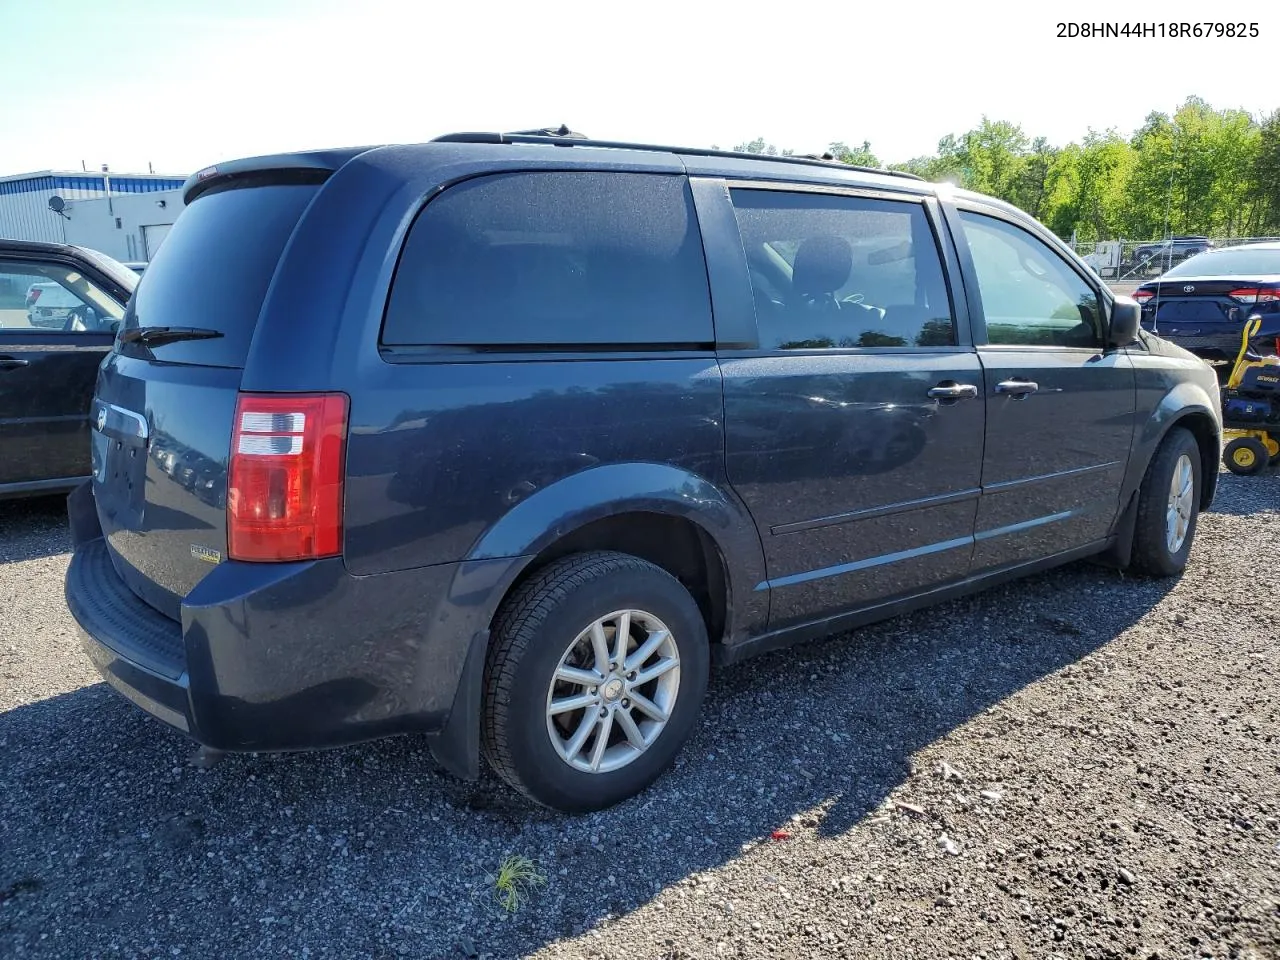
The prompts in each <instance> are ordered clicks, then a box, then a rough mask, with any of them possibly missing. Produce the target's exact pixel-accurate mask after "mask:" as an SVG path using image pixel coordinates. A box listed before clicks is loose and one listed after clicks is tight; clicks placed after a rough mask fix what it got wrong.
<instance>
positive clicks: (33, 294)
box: [27, 287, 44, 306]
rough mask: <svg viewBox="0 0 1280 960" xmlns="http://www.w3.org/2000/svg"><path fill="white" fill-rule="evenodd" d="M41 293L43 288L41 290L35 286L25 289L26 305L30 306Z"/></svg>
mask: <svg viewBox="0 0 1280 960" xmlns="http://www.w3.org/2000/svg"><path fill="white" fill-rule="evenodd" d="M42 293H44V291H43V290H41V289H40V288H39V287H35V288H34V289H31V290H28V291H27V306H31V304H33V303H35V302H36V301H37V300H39V299H40V294H42Z"/></svg>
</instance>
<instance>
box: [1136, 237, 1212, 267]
mask: <svg viewBox="0 0 1280 960" xmlns="http://www.w3.org/2000/svg"><path fill="white" fill-rule="evenodd" d="M1212 249H1213V241H1212V240H1210V239H1209V238H1208V237H1185V236H1177V237H1170V238H1169V239H1168V240H1164V241H1162V242H1159V243H1144V244H1140V245H1139V246H1137V247H1134V249H1133V262H1134V263H1144V262H1146V261H1149V260H1150V261H1157V262H1160V263H1179V262H1180V261H1183V260H1186V259H1187V258H1188V257H1194V256H1196V255H1197V254H1201V253H1204V252H1205V251H1207V250H1212Z"/></svg>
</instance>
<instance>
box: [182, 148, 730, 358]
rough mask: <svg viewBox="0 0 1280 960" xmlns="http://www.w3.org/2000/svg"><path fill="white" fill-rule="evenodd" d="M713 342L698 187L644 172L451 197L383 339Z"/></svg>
mask: <svg viewBox="0 0 1280 960" xmlns="http://www.w3.org/2000/svg"><path fill="white" fill-rule="evenodd" d="M170 242H172V240H170ZM713 339H714V337H713V335H712V330H711V303H710V294H709V293H708V290H707V273H706V265H705V263H704V262H703V256H702V241H701V238H700V236H699V234H698V228H697V222H696V220H695V219H694V213H693V203H692V197H691V195H690V193H689V188H688V185H687V184H686V182H685V179H684V178H683V177H678V176H661V175H653V174H639V173H517V174H502V175H498V176H489V177H481V178H479V179H476V180H470V181H467V182H464V183H462V184H459V185H458V186H455V187H452V188H450V189H449V190H446V191H445V192H444V193H443V194H441V195H440V196H439V197H437V198H436V199H434V200H432V201H431V202H430V203H429V204H428V205H427V207H426V209H425V210H424V211H423V212H422V214H421V215H420V216H419V217H418V219H417V221H416V222H415V223H414V225H413V227H412V229H411V230H410V231H409V237H408V239H407V240H406V241H405V247H404V252H403V254H402V255H401V259H400V265H399V267H397V269H396V276H395V280H394V282H393V284H392V287H391V296H390V301H389V303H388V305H387V315H386V322H385V324H384V327H383V342H384V343H387V344H436V345H450V346H472V347H491V348H492V347H502V346H517V347H521V346H525V347H527V346H532V345H539V344H540V345H547V346H573V345H584V346H604V345H627V344H631V345H645V344H708V343H710V342H711V341H712V340H713Z"/></svg>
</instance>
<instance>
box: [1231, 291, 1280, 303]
mask: <svg viewBox="0 0 1280 960" xmlns="http://www.w3.org/2000/svg"><path fill="white" fill-rule="evenodd" d="M1227 296H1228V297H1230V298H1231V299H1232V300H1235V301H1237V302H1239V303H1278V302H1280V289H1277V288H1275V287H1241V288H1240V289H1239V290H1232V291H1231V292H1230V293H1228V294H1227Z"/></svg>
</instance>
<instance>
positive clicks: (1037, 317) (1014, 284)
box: [960, 211, 1102, 347]
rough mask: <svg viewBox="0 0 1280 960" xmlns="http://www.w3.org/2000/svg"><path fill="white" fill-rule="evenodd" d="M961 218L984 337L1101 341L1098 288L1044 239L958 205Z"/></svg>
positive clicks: (1060, 343)
mask: <svg viewBox="0 0 1280 960" xmlns="http://www.w3.org/2000/svg"><path fill="white" fill-rule="evenodd" d="M960 219H961V220H962V221H963V222H964V232H965V237H966V239H967V240H968V241H969V251H970V252H971V253H972V254H973V266H974V270H975V271H977V274H978V291H979V293H980V294H981V295H982V311H983V314H984V315H985V317H986V321H987V342H988V343H996V344H1009V345H1017V346H1032V347H1039V346H1057V347H1095V346H1098V345H1100V344H1101V343H1102V319H1101V318H1102V313H1101V310H1100V309H1099V307H1098V297H1097V294H1095V293H1094V292H1093V289H1092V288H1091V287H1090V286H1089V285H1088V284H1087V283H1085V282H1084V280H1083V279H1081V277H1080V275H1079V274H1078V273H1076V272H1075V271H1074V270H1072V269H1071V268H1070V267H1069V266H1067V264H1066V262H1065V261H1064V260H1063V259H1062V258H1061V257H1059V256H1058V254H1056V253H1054V251H1053V250H1052V249H1051V248H1050V247H1049V246H1048V245H1047V244H1045V243H1044V242H1042V241H1040V240H1037V239H1036V238H1035V237H1033V236H1032V235H1031V234H1029V233H1027V232H1026V231H1025V230H1021V229H1019V228H1018V227H1015V226H1013V225H1012V224H1010V223H1006V222H1004V221H1003V220H997V219H996V218H995V217H985V216H983V215H982V214H979V213H969V212H968V211H961V212H960Z"/></svg>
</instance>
